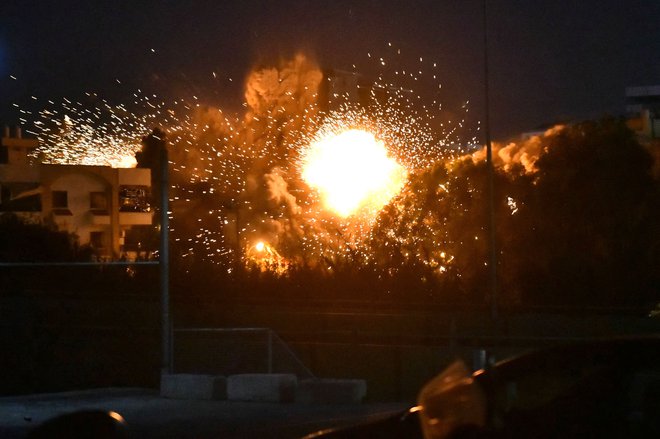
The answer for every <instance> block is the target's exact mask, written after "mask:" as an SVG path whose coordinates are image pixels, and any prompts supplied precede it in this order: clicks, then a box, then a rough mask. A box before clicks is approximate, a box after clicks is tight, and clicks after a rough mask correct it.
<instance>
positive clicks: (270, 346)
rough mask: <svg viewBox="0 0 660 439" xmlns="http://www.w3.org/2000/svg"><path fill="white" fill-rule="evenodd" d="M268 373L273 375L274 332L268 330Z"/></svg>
mask: <svg viewBox="0 0 660 439" xmlns="http://www.w3.org/2000/svg"><path fill="white" fill-rule="evenodd" d="M267 333H268V373H273V330H272V329H268V330H267Z"/></svg>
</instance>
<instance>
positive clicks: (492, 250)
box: [483, 0, 499, 320]
mask: <svg viewBox="0 0 660 439" xmlns="http://www.w3.org/2000/svg"><path fill="white" fill-rule="evenodd" d="M486 3H487V0H483V19H484V23H483V24H484V95H485V97H484V101H485V115H484V128H485V131H486V166H487V167H488V234H489V236H488V238H489V239H488V248H489V263H488V265H489V267H490V297H489V299H490V317H491V318H492V319H493V320H497V318H498V314H499V310H498V303H497V302H498V297H497V242H496V240H495V184H494V179H495V177H494V170H493V148H492V145H491V141H490V96H489V95H490V93H489V91H490V90H489V84H488V77H489V75H488V9H487V7H486Z"/></svg>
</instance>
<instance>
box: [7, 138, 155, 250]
mask: <svg viewBox="0 0 660 439" xmlns="http://www.w3.org/2000/svg"><path fill="white" fill-rule="evenodd" d="M13 134H14V135H12V133H11V132H10V130H9V128H5V130H4V135H3V136H2V138H1V139H0V212H13V213H15V214H17V215H18V216H20V217H22V218H24V219H25V220H28V221H33V222H41V223H44V224H54V225H56V226H57V228H58V229H59V230H63V231H67V232H70V233H73V234H75V235H76V236H77V237H78V242H79V244H81V245H90V246H91V247H92V248H93V249H94V251H95V253H96V255H97V256H98V257H99V258H101V259H105V260H108V259H117V258H128V259H134V258H136V257H149V256H150V254H149V248H148V244H147V243H146V241H147V240H148V239H149V237H150V236H151V235H153V230H152V228H153V226H152V224H153V220H152V217H153V212H152V208H151V203H150V197H151V170H150V169H143V168H111V167H109V166H84V165H55V164H42V163H37V162H36V161H35V159H34V158H33V157H32V155H31V153H32V152H33V151H34V150H35V148H37V146H38V142H37V140H35V139H27V138H23V137H22V135H21V131H20V128H17V129H16V130H15V131H14V133H13Z"/></svg>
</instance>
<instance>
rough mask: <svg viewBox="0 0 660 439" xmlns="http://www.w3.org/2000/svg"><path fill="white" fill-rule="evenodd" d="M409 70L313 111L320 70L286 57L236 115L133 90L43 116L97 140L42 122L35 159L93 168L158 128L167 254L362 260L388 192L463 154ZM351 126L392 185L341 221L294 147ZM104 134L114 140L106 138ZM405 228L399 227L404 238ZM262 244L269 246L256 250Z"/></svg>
mask: <svg viewBox="0 0 660 439" xmlns="http://www.w3.org/2000/svg"><path fill="white" fill-rule="evenodd" d="M393 56H396V51H394V52H393ZM370 59H371V57H370ZM379 59H380V57H379ZM383 59H385V58H384V57H383ZM378 64H379V65H380V64H381V63H380V61H379V62H378ZM395 64H396V63H387V62H383V63H382V66H383V69H387V66H388V65H395ZM421 64H422V61H421V59H420V66H416V69H415V72H416V73H415V76H414V77H413V76H410V75H408V74H407V73H406V74H405V75H403V74H402V73H403V72H400V71H398V70H397V71H396V72H394V74H395V76H397V75H398V76H397V79H396V80H395V81H388V80H387V79H386V74H385V73H386V72H385V71H383V72H382V73H381V74H379V75H378V79H377V81H374V82H373V83H371V84H366V85H364V84H363V85H362V87H366V88H364V90H366V102H353V101H352V100H351V99H350V98H349V96H347V95H346V96H344V95H340V96H339V97H338V99H339V105H337V106H335V107H334V109H332V110H325V111H324V110H322V109H321V107H322V105H319V96H320V91H321V86H322V84H323V81H324V79H325V78H324V76H323V74H322V72H321V69H320V68H319V67H318V66H317V65H316V64H315V63H314V62H313V61H312V60H310V59H309V58H307V57H305V56H303V55H298V56H296V57H294V58H293V59H290V60H284V61H282V62H281V63H280V64H279V65H277V66H269V67H265V68H258V69H255V70H253V71H252V72H250V73H249V74H248V75H247V78H246V82H245V104H244V107H245V111H244V112H243V113H242V114H229V113H227V112H225V111H223V110H222V109H219V108H214V107H210V106H205V105H202V104H201V103H200V99H199V97H195V96H193V97H192V99H186V100H184V99H179V100H176V101H174V102H170V103H165V102H163V101H162V100H161V99H160V98H158V97H157V96H156V95H148V94H146V93H143V92H140V91H137V92H136V93H135V94H134V97H135V100H134V101H133V103H132V105H131V106H130V108H131V110H129V109H128V107H129V105H128V104H126V105H120V106H112V105H110V104H108V103H106V102H105V101H102V100H100V102H101V104H99V105H97V106H96V107H95V108H96V109H95V110H93V111H91V112H90V114H88V113H87V110H84V108H85V106H84V105H82V104H77V103H76V104H68V103H67V104H66V105H65V106H64V107H65V108H64V109H63V110H62V109H60V110H59V111H55V110H54V109H52V108H51V109H50V110H49V111H50V113H44V116H43V118H42V119H45V121H43V120H42V123H46V122H48V121H55V120H58V118H59V119H60V120H61V118H62V117H63V115H67V116H68V117H69V118H70V120H72V121H74V123H73V125H72V126H71V129H72V130H74V131H75V130H78V131H85V130H86V129H87V128H86V126H87V125H89V127H93V128H94V130H95V131H94V133H93V135H92V136H91V137H92V138H96V139H99V141H98V142H87V143H86V145H88V147H85V148H81V149H80V148H76V147H71V146H72V145H77V144H78V143H80V142H69V141H68V140H67V141H64V140H63V138H62V140H61V141H60V140H56V139H57V136H60V137H62V132H63V131H62V127H56V128H57V129H44V128H45V126H44V125H42V126H40V127H37V131H38V132H40V133H41V134H40V135H41V136H43V138H44V139H46V140H47V141H48V142H49V143H47V144H48V145H49V146H48V147H46V148H44V149H43V150H42V153H44V154H45V155H46V156H48V158H49V159H50V161H51V162H62V161H58V160H62V159H58V158H57V157H58V156H60V155H61V156H62V157H66V159H65V160H67V162H68V163H89V162H88V160H89V158H90V157H94V156H95V155H98V156H99V157H102V158H103V160H101V161H97V162H95V163H106V164H109V163H110V162H111V160H110V159H111V158H112V160H116V159H117V158H121V157H124V156H125V153H128V154H129V155H131V154H133V153H134V152H135V151H136V150H137V149H138V148H139V147H140V140H141V139H142V137H143V136H145V135H146V134H148V133H149V132H150V131H151V129H152V128H153V127H154V126H161V127H163V128H164V129H165V130H166V131H167V139H168V143H169V148H170V170H171V183H172V190H171V192H170V195H171V210H172V211H173V213H172V216H171V228H172V237H173V241H174V248H175V251H176V252H177V254H178V255H179V256H180V257H182V258H184V260H189V261H191V263H192V262H193V261H198V260H206V261H210V262H214V263H218V264H220V265H221V266H224V267H227V269H229V270H231V267H234V266H236V263H237V262H241V263H243V262H245V263H250V261H251V260H252V262H258V261H259V260H263V257H264V255H265V254H266V253H268V254H269V255H270V256H269V258H267V259H268V260H269V261H271V262H268V263H266V264H262V263H257V264H256V265H257V266H259V267H260V268H263V267H268V266H271V267H272V266H277V267H278V268H277V271H278V272H281V271H282V270H285V267H289V266H291V265H296V264H302V265H306V266H326V267H327V266H332V264H333V263H335V262H338V261H342V260H344V259H345V260H350V261H352V262H355V263H359V262H361V261H369V260H372V259H373V254H372V249H371V247H370V244H369V242H370V240H371V239H372V231H373V227H374V225H375V224H376V223H377V222H378V216H379V215H381V214H382V212H385V211H387V212H389V214H391V213H392V212H393V211H394V210H396V209H397V207H396V206H399V208H400V207H402V206H404V205H405V199H406V197H410V196H411V192H410V188H407V189H405V190H403V191H402V192H400V191H401V187H402V186H403V185H404V183H405V180H406V176H407V175H411V174H414V173H420V172H423V171H424V170H425V169H429V168H431V167H433V166H435V165H436V164H437V163H438V162H442V161H445V160H448V159H451V158H453V157H456V156H458V155H459V154H463V153H465V152H466V149H465V142H462V143H458V142H456V140H455V139H456V138H457V137H456V136H457V133H458V132H459V131H460V128H461V126H462V124H463V122H464V121H463V120H460V119H459V120H458V121H457V122H455V123H454V124H451V123H448V122H442V123H439V122H438V121H436V120H435V119H434V118H435V115H434V112H433V106H434V105H436V104H437V103H436V102H435V101H434V102H433V103H430V104H428V105H427V104H424V103H423V102H421V98H420V96H419V95H417V94H415V93H414V92H412V91H411V88H409V84H406V83H405V81H408V80H409V81H411V82H416V81H417V80H418V79H420V78H421V76H423V75H422V70H421V69H422V68H423V66H422V65H421ZM404 76H405V77H404ZM409 76H410V77H409ZM427 76H428V78H431V75H427ZM433 78H435V76H433ZM96 99H97V100H98V98H97V97H96ZM74 107H75V108H74ZM464 109H465V111H467V107H465V108H464ZM92 113H93V114H94V115H92ZM97 113H98V114H100V115H98V116H97V115H96V114H97ZM79 116H80V117H79ZM61 123H62V122H60V124H61ZM64 128H66V127H64ZM58 129H59V131H58ZM352 130H360V131H362V132H365V133H369V135H370V136H373V138H375V139H377V142H380V143H381V144H382V145H383V147H384V148H385V149H386V153H385V157H386V158H387V159H388V160H391V162H388V163H391V164H392V165H391V166H392V168H391V169H390V174H391V175H390V176H394V178H393V180H392V181H393V184H392V185H391V188H390V189H389V190H387V191H385V192H382V193H381V195H382V198H381V199H379V200H375V201H377V202H374V199H373V198H374V197H373V194H371V195H370V196H369V197H367V198H370V199H371V204H370V208H368V209H365V210H364V212H362V213H361V214H359V215H348V216H345V217H341V216H338V215H337V214H336V212H333V211H332V210H329V209H328V208H327V207H326V205H325V204H324V203H323V200H322V196H321V195H320V194H319V193H318V192H317V191H316V190H315V189H313V188H310V185H309V184H308V183H307V182H306V181H305V179H304V178H303V173H304V167H305V151H307V150H308V148H309V147H310V145H313V144H315V142H317V141H318V140H319V139H321V138H324V137H325V136H336V135H341V134H342V133H345V132H350V131H352ZM65 131H66V130H65ZM65 131H64V132H65ZM65 134H66V132H65ZM111 134H113V135H121V136H124V137H121V138H118V139H117V141H116V142H114V141H111V139H112V137H111V136H110V135H111ZM83 143H84V142H83ZM467 143H468V144H470V143H474V139H472V140H471V141H468V142H467ZM53 145H61V148H60V147H57V148H54V147H52V146H53ZM108 145H116V146H115V147H108ZM347 160H349V161H350V160H353V162H354V163H353V164H357V165H358V166H357V168H358V169H359V168H360V167H363V165H364V163H358V162H359V161H360V160H364V159H351V158H347ZM387 166H390V165H387ZM387 166H386V167H387ZM376 192H378V191H376ZM383 194H384V195H383ZM397 194H398V195H397ZM390 200H393V201H390ZM388 202H389V203H390V205H391V206H392V208H391V209H389V210H388V207H387V206H388ZM363 204H364V203H363ZM366 204H367V205H369V202H367V203H366ZM392 209H394V210H392ZM366 213H368V214H366ZM402 214H403V212H402ZM436 226H437V227H441V224H439V225H436ZM436 232H437V230H436ZM415 233H416V231H415V230H410V239H411V240H413V241H414V240H415V239H416V238H415ZM430 236H432V234H430V233H429V237H430ZM429 239H430V238H429ZM259 243H261V244H259ZM258 244H259V245H258ZM438 248H440V247H438ZM260 249H261V250H260ZM264 249H270V250H268V251H266V253H264V251H265V250H264ZM441 253H442V251H441V250H438V255H435V253H433V255H432V258H433V261H434V262H432V264H433V265H434V266H437V267H438V270H439V271H442V270H443V269H441V268H440V267H441V266H444V265H442V264H441V263H444V262H446V261H447V259H449V258H450V257H445V256H440V254H441ZM442 254H443V255H444V253H442ZM275 255H276V257H275ZM411 257H413V255H412V254H411ZM273 258H275V260H276V264H275V265H273V264H272V261H273Z"/></svg>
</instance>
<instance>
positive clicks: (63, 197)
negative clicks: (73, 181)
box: [53, 191, 69, 209]
mask: <svg viewBox="0 0 660 439" xmlns="http://www.w3.org/2000/svg"><path fill="white" fill-rule="evenodd" d="M67 207H69V197H68V194H67V191H53V208H55V209H66V208H67Z"/></svg>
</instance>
